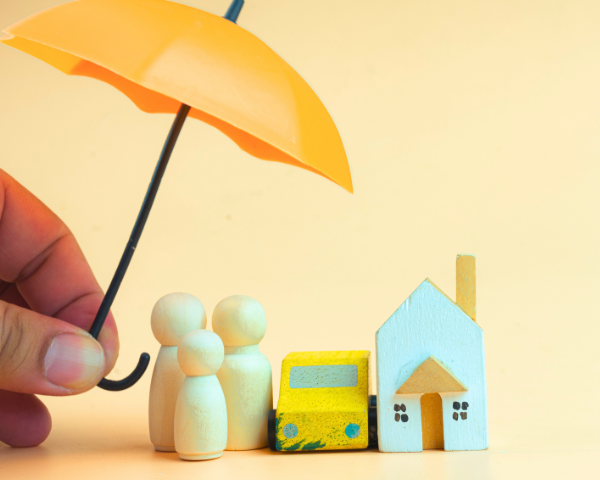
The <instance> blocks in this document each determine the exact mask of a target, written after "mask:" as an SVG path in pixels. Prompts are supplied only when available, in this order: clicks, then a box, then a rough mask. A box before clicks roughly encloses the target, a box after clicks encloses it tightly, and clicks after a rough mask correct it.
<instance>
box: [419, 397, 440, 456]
mask: <svg viewBox="0 0 600 480" xmlns="http://www.w3.org/2000/svg"><path fill="white" fill-rule="evenodd" d="M421 430H422V431H423V450H435V449H442V450H443V449H444V416H443V413H442V397H440V395H439V394H438V393H426V394H425V395H422V396H421Z"/></svg>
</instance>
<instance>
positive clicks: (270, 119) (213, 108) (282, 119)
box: [0, 0, 352, 390]
mask: <svg viewBox="0 0 600 480" xmlns="http://www.w3.org/2000/svg"><path fill="white" fill-rule="evenodd" d="M243 3H244V0H234V1H233V3H232V4H231V6H230V7H229V10H228V11H227V14H226V15H225V17H224V18H221V17H218V16H216V15H212V14H210V13H207V12H204V11H202V10H198V9H195V8H192V7H188V6H185V5H181V4H178V3H173V2H168V1H165V0H77V1H74V2H71V3H66V4H63V5H59V6H56V7H53V8H49V9H47V10H44V11H42V12H39V13H37V14H34V15H31V16H29V17H27V18H25V19H24V20H21V21H20V22H17V23H15V24H14V25H11V26H10V27H8V28H6V29H5V30H4V32H5V33H6V34H7V35H6V36H4V37H2V38H0V42H2V43H5V44H6V45H9V46H11V47H14V48H17V49H19V50H21V51H23V52H26V53H29V54H30V55H33V56H35V57H37V58H39V59H40V60H43V61H45V62H46V63H49V64H50V65H52V66H53V67H56V68H57V69H59V70H61V71H62V72H64V73H66V74H68V75H83V76H87V77H92V78H96V79H98V80H102V81H104V82H106V83H109V84H110V85H112V86H114V87H116V88H117V89H119V90H120V91H121V92H123V93H124V94H125V95H127V96H128V97H129V98H130V99H131V100H132V101H133V102H134V103H135V104H136V105H137V106H138V107H139V108H140V109H141V110H143V111H145V112H149V113H176V116H175V120H174V122H173V125H172V127H171V130H170V132H169V135H168V137H167V140H166V142H165V145H164V147H163V151H162V153H161V156H160V158H159V161H158V164H157V166H156V169H155V171H154V175H153V177H152V181H151V182H150V186H149V187H148V192H147V193H146V197H145V199H144V202H143V204H142V208H141V210H140V213H139V215H138V218H137V220H136V223H135V226H134V228H133V231H132V234H131V238H130V239H129V242H128V244H127V246H126V248H125V252H124V253H123V256H122V258H121V261H120V263H119V265H118V267H117V270H116V272H115V275H114V277H113V279H112V281H111V283H110V286H109V288H108V290H107V292H106V295H105V298H104V300H103V302H102V305H101V306H100V309H99V311H98V314H97V315H96V318H95V320H94V323H93V325H92V327H91V329H90V333H91V334H92V335H93V336H94V337H95V338H97V337H98V334H99V333H100V330H101V329H102V325H103V324H104V320H105V318H106V315H107V314H108V311H109V310H110V307H111V305H112V302H113V300H114V298H115V296H116V294H117V291H118V289H119V286H120V284H121V281H122V280H123V277H124V275H125V272H126V270H127V267H128V266H129V263H130V261H131V258H132V256H133V252H134V251H135V247H136V245H137V242H138V240H139V238H140V236H141V234H142V230H143V228H144V225H145V223H146V220H147V218H148V215H149V213H150V209H151V208H152V203H153V202H154V198H155V196H156V193H157V191H158V187H159V185H160V181H161V178H162V176H163V174H164V171H165V168H166V166H167V163H168V161H169V157H170V156H171V152H172V151H173V148H174V146H175V142H176V141H177V137H178V135H179V132H180V131H181V128H182V127H183V123H184V121H185V119H186V117H187V116H188V115H189V116H191V117H193V118H197V119H198V120H202V121H203V122H206V123H208V124H209V125H212V126H214V127H215V128H218V129H219V130H220V131H221V132H223V133H224V134H225V135H227V136H228V137H229V138H231V139H232V140H233V141H234V142H235V143H236V144H237V145H238V146H239V147H240V148H242V149H243V150H244V151H246V152H248V153H249V154H251V155H253V156H255V157H257V158H261V159H264V160H273V161H277V162H283V163H288V164H290V165H295V166H297V167H301V168H304V169H306V170H310V171H311V172H314V173H317V174H319V175H322V176H323V177H325V178H328V179H329V180H332V181H333V182H335V183H337V184H338V185H340V186H341V187H343V188H345V189H346V190H347V191H349V192H352V178H351V176H350V168H349V166H348V160H347V158H346V153H345V151H344V146H343V144H342V140H341V138H340V135H339V133H338V131H337V128H336V127H335V124H334V123H333V120H332V119H331V116H330V115H329V113H328V112H327V110H326V109H325V107H324V105H323V104H322V103H321V101H320V100H319V98H318V97H317V95H316V94H315V93H314V92H313V90H312V89H311V88H310V87H309V86H308V84H307V83H306V82H305V81H304V80H303V79H302V77H300V75H298V73H297V72H296V71H295V70H294V69H292V67H290V66H289V65H288V64H287V63H286V62H285V61H284V60H283V59H282V58H281V57H280V56H279V55H277V54H276V53H275V52H274V51H273V50H271V49H270V48H269V47H268V46H267V45H265V44H264V43H263V42H262V41H261V40H259V39H258V38H257V37H255V36H254V35H252V34H251V33H249V32H248V31H246V30H244V29H243V28H240V27H239V26H237V25H236V24H235V22H236V20H237V17H238V15H239V13H240V11H241V9H242V6H243ZM149 360H150V356H149V355H148V354H147V353H144V354H142V356H141V357H140V361H139V362H138V365H137V367H136V369H135V370H134V371H133V373H132V374H131V375H129V376H128V377H126V378H125V379H123V380H120V381H113V380H107V379H102V381H101V382H100V383H99V384H98V386H99V387H101V388H104V389H106V390H123V389H125V388H129V387H130V386H131V385H133V384H134V383H136V382H137V381H138V380H139V378H140V377H141V376H142V375H143V373H144V371H145V370H146V368H147V366H148V362H149Z"/></svg>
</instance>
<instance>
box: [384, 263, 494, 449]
mask: <svg viewBox="0 0 600 480" xmlns="http://www.w3.org/2000/svg"><path fill="white" fill-rule="evenodd" d="M456 277H457V284H456V286H457V288H456V290H457V302H456V303H455V302H453V301H452V300H450V298H448V296H446V294H444V292H442V291H441V290H440V289H439V288H438V287H436V286H435V285H434V284H433V283H432V282H431V281H430V280H429V279H426V280H425V281H424V282H423V283H421V285H419V287H418V288H417V289H416V290H415V291H414V292H413V293H412V294H411V295H410V297H408V298H407V299H406V300H405V302H404V303H403V304H402V305H400V307H399V308H398V310H396V311H395V312H394V313H393V314H392V316H391V317H390V318H389V319H388V320H387V321H386V322H385V323H384V324H383V325H382V326H381V328H380V329H379V330H378V331H377V334H376V346H377V384H378V415H377V425H378V438H379V450H380V451H382V452H419V451H422V450H426V449H442V448H443V449H444V450H482V449H486V448H487V447H488V427H487V394H486V377H485V357H484V340H483V330H482V329H481V328H480V327H479V325H477V323H475V257H474V256H472V255H459V256H458V257H457V274H456Z"/></svg>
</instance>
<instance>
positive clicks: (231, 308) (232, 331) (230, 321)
mask: <svg viewBox="0 0 600 480" xmlns="http://www.w3.org/2000/svg"><path fill="white" fill-rule="evenodd" d="M212 327H213V330H214V331H215V333H217V334H218V335H219V337H221V339H222V340H223V343H224V344H225V345H227V346H228V347H241V346H244V345H257V344H258V342H260V341H261V340H262V339H263V337H264V336H265V332H266V331H267V317H266V315H265V310H264V309H263V307H262V305H261V304H260V303H258V302H257V301H256V300H254V299H253V298H250V297H247V296H245V295H232V296H231V297H227V298H225V299H223V300H221V301H220V302H219V303H218V305H217V306H216V307H215V310H214V312H213V316H212Z"/></svg>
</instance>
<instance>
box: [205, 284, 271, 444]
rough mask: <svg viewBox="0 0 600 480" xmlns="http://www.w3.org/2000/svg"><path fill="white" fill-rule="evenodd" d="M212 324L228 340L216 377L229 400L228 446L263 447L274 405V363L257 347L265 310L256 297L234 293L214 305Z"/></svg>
mask: <svg viewBox="0 0 600 480" xmlns="http://www.w3.org/2000/svg"><path fill="white" fill-rule="evenodd" d="M212 325H213V330H214V331H215V333H217V334H218V335H219V336H220V337H221V340H223V343H224V344H225V361H224V362H223V366H222V367H221V369H220V370H219V371H218V372H217V377H218V378H219V381H220V382H221V386H222V387H223V392H224V393H225V399H226V400H227V418H228V425H229V426H228V431H227V450H253V449H256V448H264V447H266V446H268V440H267V419H268V417H269V411H270V410H271V409H272V408H273V384H272V377H271V364H270V363H269V360H268V359H267V357H265V356H264V355H263V354H262V353H261V352H260V351H259V350H258V343H259V342H260V341H261V340H262V339H263V337H264V336H265V332H266V330H267V318H266V316H265V311H264V309H263V308H262V306H261V304H260V303H258V302H257V301H256V300H254V299H253V298H250V297H246V296H244V295H233V296H231V297H227V298H225V299H224V300H221V302H219V304H218V305H217V306H216V307H215V310H214V312H213V317H212Z"/></svg>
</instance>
